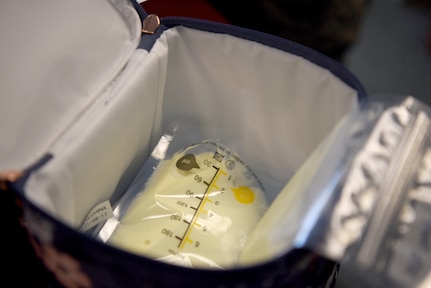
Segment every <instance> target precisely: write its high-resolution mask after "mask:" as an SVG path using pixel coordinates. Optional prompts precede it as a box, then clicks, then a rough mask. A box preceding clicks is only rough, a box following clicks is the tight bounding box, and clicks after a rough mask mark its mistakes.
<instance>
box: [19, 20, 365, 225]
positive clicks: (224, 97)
mask: <svg viewBox="0 0 431 288" xmlns="http://www.w3.org/2000/svg"><path fill="white" fill-rule="evenodd" d="M356 103H357V93H356V91H354V90H353V89H352V88H350V87H349V86H347V85H346V84H345V83H343V82H342V81H340V79H338V78H337V77H335V76H334V75H333V74H332V73H330V72H329V71H328V70H326V69H323V68H321V67H319V66H316V65H315V64H313V63H311V62H310V61H308V60H306V59H304V58H301V57H298V56H295V55H292V54H289V53H286V52H283V51H280V50H277V49H275V48H269V47H267V46H264V45H262V44H258V43H254V42H251V41H248V40H244V39H240V38H236V37H233V36H228V35H224V34H216V33H209V32H203V31H198V30H194V29H190V28H184V27H177V28H172V29H169V30H168V31H165V32H164V33H163V34H162V35H161V37H160V38H159V39H158V40H157V42H156V43H155V45H154V47H153V48H152V50H151V51H150V52H149V53H147V52H145V51H143V50H136V51H135V52H134V55H133V56H132V57H131V58H130V60H129V62H128V65H127V66H126V68H125V69H124V70H123V71H122V73H121V74H120V75H119V77H117V79H115V81H114V82H111V83H110V87H109V89H106V90H105V91H104V94H103V95H102V96H101V97H99V100H98V101H97V103H93V105H92V106H91V109H87V110H86V112H85V114H84V115H83V116H82V117H81V118H80V119H77V121H75V122H74V125H73V127H71V129H69V130H68V131H67V132H66V133H65V134H64V135H63V136H62V137H61V138H59V139H58V140H57V141H56V143H55V144H54V145H53V146H52V148H51V149H50V151H49V152H51V153H53V154H54V156H55V157H54V159H53V160H52V161H51V162H49V163H48V164H47V165H46V166H44V167H42V168H41V169H40V170H38V171H36V172H35V173H34V174H33V175H32V176H31V178H30V180H29V181H28V183H27V186H26V195H27V196H28V197H29V198H30V199H31V200H32V201H34V202H35V203H37V204H38V205H40V206H41V207H43V208H44V209H46V210H47V211H48V212H50V213H52V214H53V215H55V216H56V217H57V218H59V219H61V220H62V221H64V222H66V223H68V224H70V225H72V226H77V225H79V224H81V222H82V220H83V218H84V217H85V214H86V213H87V212H88V211H89V210H90V209H91V208H92V207H93V206H94V205H96V204H98V203H100V202H102V201H105V200H107V199H109V197H110V195H111V194H112V193H113V191H114V190H116V189H117V185H118V183H119V181H120V180H121V179H123V178H126V179H130V178H131V177H132V176H133V175H134V173H136V171H137V169H138V166H139V162H142V161H143V159H144V158H145V157H146V156H147V155H148V153H149V151H150V150H151V149H152V147H153V145H154V143H155V142H156V141H157V140H158V137H159V136H160V134H161V133H162V132H163V129H165V128H167V125H169V124H170V123H171V122H172V121H181V122H182V123H193V125H192V126H190V131H191V137H192V138H193V137H196V135H198V136H199V137H202V138H211V137H218V138H219V139H221V140H223V141H225V142H224V144H226V145H227V146H230V147H233V148H234V149H235V150H236V151H237V152H238V153H239V154H240V155H241V157H242V158H243V159H244V160H245V161H246V162H247V163H248V164H249V165H250V167H251V168H252V169H253V170H254V171H255V172H256V173H257V174H258V176H259V177H261V178H262V180H264V182H266V183H270V182H273V183H276V185H275V186H273V185H272V184H271V183H270V184H269V186H273V187H278V188H282V187H283V186H284V185H285V184H286V183H287V182H288V181H289V179H290V178H291V176H292V175H293V174H294V173H295V172H296V171H297V169H298V168H299V167H300V166H301V164H302V163H303V162H304V161H305V159H306V158H307V157H308V156H309V155H310V154H311V153H312V151H313V150H314V149H315V148H316V147H317V145H318V144H319V143H320V142H321V141H322V140H323V138H324V137H325V136H326V135H327V134H328V133H329V132H330V130H331V129H332V128H333V127H334V126H335V125H336V123H337V122H338V121H339V120H340V119H341V118H342V117H343V116H344V115H345V114H346V113H347V112H348V111H350V110H351V109H352V108H353V107H356ZM220 131H221V132H222V133H221V134H220ZM131 167H132V168H131ZM276 192H277V191H275V192H274V195H271V196H270V198H274V197H275V196H276V194H277V193H276Z"/></svg>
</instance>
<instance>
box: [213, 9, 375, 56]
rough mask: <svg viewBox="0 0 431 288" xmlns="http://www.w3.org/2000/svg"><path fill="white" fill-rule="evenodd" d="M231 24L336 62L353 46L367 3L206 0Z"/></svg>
mask: <svg viewBox="0 0 431 288" xmlns="http://www.w3.org/2000/svg"><path fill="white" fill-rule="evenodd" d="M209 2H210V3H211V4H212V5H213V6H214V7H215V8H216V9H217V10H218V11H220V12H221V13H222V14H223V15H224V16H225V17H226V18H227V19H228V20H229V21H230V22H231V23H232V24H235V25H238V26H243V27H247V28H251V29H254V30H259V31H263V32H266V33H270V34H274V35H278V36H281V37H284V38H287V39H290V40H293V41H295V42H298V43H302V44H305V45H307V46H309V47H312V48H314V49H316V50H318V51H320V52H322V53H324V54H326V55H328V56H330V57H332V58H334V59H336V60H338V61H342V59H343V56H344V54H345V52H346V51H347V49H348V48H349V47H350V46H351V45H352V44H354V42H355V40H356V39H357V37H358V33H359V31H360V26H361V20H362V18H363V16H364V12H365V11H366V8H367V6H368V5H369V2H370V0H247V1H241V0H237V1H236V2H235V4H233V2H232V1H229V0H209Z"/></svg>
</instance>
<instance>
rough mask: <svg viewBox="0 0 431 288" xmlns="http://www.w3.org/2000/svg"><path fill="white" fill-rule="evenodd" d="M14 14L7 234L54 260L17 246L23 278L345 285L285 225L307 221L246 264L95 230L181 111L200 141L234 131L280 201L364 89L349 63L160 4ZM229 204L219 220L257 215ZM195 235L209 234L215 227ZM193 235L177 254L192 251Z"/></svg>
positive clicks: (30, 5) (9, 34) (3, 167)
mask: <svg viewBox="0 0 431 288" xmlns="http://www.w3.org/2000/svg"><path fill="white" fill-rule="evenodd" d="M0 27H1V28H0V36H1V44H0V47H1V52H2V53H1V54H0V69H1V73H0V91H1V95H2V96H1V97H2V100H1V105H0V135H2V137H1V142H0V180H1V182H0V183H1V186H0V188H1V189H2V194H3V195H2V198H4V199H5V200H4V201H6V200H7V202H4V203H5V204H4V205H3V206H8V207H7V208H5V210H4V211H6V212H7V213H12V212H13V214H8V215H4V218H5V219H6V220H7V219H9V220H10V221H12V222H10V221H9V220H8V221H9V222H8V223H10V224H7V225H8V226H7V227H8V230H7V231H4V232H3V235H4V237H6V238H7V239H8V240H7V242H6V246H5V247H3V249H4V250H8V249H14V251H15V253H24V252H26V250H25V249H27V248H28V247H31V248H32V249H31V252H29V253H30V254H32V255H34V256H35V259H36V260H35V264H36V265H37V264H43V267H44V269H41V270H31V269H33V268H28V267H29V266H28V265H29V263H30V262H28V261H30V260H24V258H19V260H18V261H20V263H18V264H17V265H16V266H14V265H11V266H10V267H12V268H14V270H15V268H17V269H22V270H23V271H19V270H18V271H17V273H18V275H19V276H17V279H15V280H12V281H17V283H21V282H25V283H27V284H28V286H30V287H31V285H30V284H29V283H28V282H26V280H28V278H29V277H28V275H30V274H32V273H47V275H48V276H49V277H48V278H49V279H50V280H52V281H53V283H52V284H51V285H58V286H60V287H85V288H87V287H127V288H132V287H208V288H210V287H214V288H215V287H220V288H221V287H238V288H239V287H241V288H245V287H298V288H299V287H300V288H303V287H333V285H334V283H335V279H336V275H337V271H338V267H339V264H338V262H337V261H336V260H330V259H327V258H325V257H323V256H322V255H320V254H319V253H318V251H313V249H309V247H305V246H304V247H301V246H300V245H296V243H298V242H294V241H291V243H290V242H289V241H287V240H286V241H285V240H283V239H290V238H292V237H293V236H292V235H293V234H294V233H296V232H295V231H296V230H295V229H296V228H297V227H296V226H295V225H290V224H286V225H285V227H282V228H280V231H279V232H280V234H282V235H290V234H292V235H290V236H289V237H290V238H289V237H287V238H283V237H282V238H281V240H280V241H285V246H286V248H285V249H282V250H283V252H282V253H279V254H277V255H275V256H273V257H270V258H269V259H267V258H265V259H262V261H259V259H257V260H256V261H252V262H250V263H245V264H237V263H236V262H235V261H236V260H235V259H236V258H235V257H237V256H235V255H233V254H232V257H233V258H234V262H232V263H234V264H232V265H228V266H226V267H224V266H223V265H220V267H215V266H217V265H209V266H205V265H204V266H199V265H197V266H195V265H177V264H178V263H172V262H169V261H161V259H155V258H154V257H150V256H149V255H146V254H143V255H142V254H140V253H134V252H133V251H129V250H127V249H122V248H121V247H118V246H116V245H111V244H110V243H109V242H107V243H105V242H104V241H101V239H100V237H97V234H98V231H100V226H101V225H104V223H106V221H107V220H109V219H112V217H113V215H114V216H115V211H116V207H117V206H116V203H118V201H120V200H119V199H122V197H123V195H125V193H126V191H128V190H129V188H130V183H133V181H134V179H135V177H136V175H139V174H138V173H139V171H140V170H141V167H143V165H144V163H145V162H146V160H147V159H149V158H151V156H153V155H154V153H155V148H157V147H160V146H159V145H160V143H161V142H160V141H161V139H163V135H166V131H168V130H169V127H172V126H171V125H172V123H180V126H181V129H179V130H178V131H177V132H178V133H179V132H181V135H180V136H181V137H182V139H183V140H184V139H189V140H190V143H186V144H187V145H189V144H193V143H197V142H199V141H203V140H205V141H210V142H211V141H215V142H217V141H221V142H224V144H226V145H227V146H228V147H229V148H230V149H231V150H232V151H235V153H238V155H240V156H241V159H242V160H239V158H235V159H236V160H237V165H238V163H239V164H241V165H243V166H244V167H246V168H247V169H248V168H250V169H249V170H247V171H249V172H250V171H253V172H252V173H250V174H251V176H253V177H256V178H258V179H259V183H261V184H262V186H263V187H265V189H262V191H263V195H264V197H265V198H266V201H267V205H268V207H269V206H271V204H272V202H273V201H281V200H280V199H278V200H277V199H276V198H277V195H278V193H279V192H280V191H282V190H283V188H284V187H285V186H286V184H287V183H288V182H289V180H290V179H291V178H292V176H293V175H294V174H295V173H296V171H297V170H298V169H299V167H300V166H301V165H302V164H303V163H304V162H305V160H306V159H307V158H308V156H309V155H311V153H312V152H313V151H314V150H315V149H316V147H317V146H318V145H319V143H321V142H322V141H323V139H324V138H325V137H326V136H327V135H328V134H329V133H330V131H332V129H333V128H334V127H335V126H336V125H337V123H339V121H340V120H341V119H343V117H345V116H346V115H348V114H349V113H350V112H351V111H352V110H357V109H358V107H360V105H361V104H362V102H364V100H365V97H366V93H365V91H364V89H363V87H362V86H361V84H360V83H359V82H358V80H357V79H356V78H355V77H354V76H353V75H352V74H351V73H350V72H349V71H347V70H346V69H345V68H344V67H343V66H342V65H340V64H339V63H338V62H335V61H334V60H332V59H329V58H328V57H326V56H324V55H322V54H320V53H318V52H316V51H314V50H312V49H309V48H307V47H304V46H302V45H299V44H297V43H293V42H291V41H288V40H286V39H281V38H278V37H275V36H272V35H267V34H264V33H259V32H257V31H251V30H247V29H243V28H240V27H235V26H232V25H227V24H221V23H214V22H210V21H204V20H196V19H190V18H183V17H166V18H162V19H159V18H158V17H157V16H156V15H147V13H146V12H145V11H144V10H143V9H142V7H141V6H140V5H139V4H137V3H134V2H133V1H127V0H111V1H108V0H100V1H83V0H77V1H49V0H41V1H25V3H23V1H2V2H1V4H0ZM222 140H225V141H222ZM211 143H212V142H211ZM187 145H185V146H187ZM217 147H218V146H217ZM223 151H225V150H223ZM226 153H227V152H226ZM229 155H230V154H229ZM182 159H183V162H184V161H185V162H187V161H189V160H190V159H189V158H187V157H186V158H182ZM214 159H216V160H217V159H218V160H220V158H214ZM220 161H221V160H220ZM226 163H227V162H226ZM229 163H231V164H232V163H233V162H229ZM245 163H246V164H245ZM186 164H187V163H186ZM196 165H197V164H196ZM226 165H227V164H226ZM197 166H202V164H199V165H197ZM226 167H229V166H226ZM230 167H233V166H230ZM191 168H196V167H191ZM191 168H190V169H191ZM187 169H189V168H187ZM187 169H186V168H184V169H183V170H184V171H182V172H181V173H183V172H184V173H188V172H187V171H188V170H187ZM186 170H187V171H186ZM184 173H183V174H184ZM249 176H250V175H249ZM249 176H247V177H249ZM251 176H250V177H251ZM200 180H201V179H198V178H195V181H196V182H199V181H200ZM173 186H175V185H173ZM214 187H215V186H214ZM185 191H186V194H187V195H188V196H190V197H192V196H194V192H193V191H192V190H185ZM220 191H222V192H223V191H224V188H220ZM226 191H227V190H226ZM244 191H245V190H241V191H240V192H238V193H239V194H235V197H237V199H239V198H240V199H242V200H238V201H239V202H247V201H254V200H253V199H254V194H252V200H250V199H251V198H250V197H251V196H250V194H247V193H248V192H247V193H246V192H244ZM247 191H248V190H247ZM244 193H245V194H244ZM238 195H239V196H238ZM249 196H250V197H249ZM238 197H239V198H238ZM241 197H242V198H241ZM244 197H245V198H244ZM247 197H248V198H247ZM196 198H197V199H199V197H196ZM274 199H276V200H274ZM206 201H207V202H208V203H209V202H211V201H212V200H210V199H207V200H206ZM215 202H217V201H214V205H218V203H215ZM175 203H176V204H175V205H178V206H182V207H184V205H186V204H187V203H184V202H181V201H180V200H178V201H176V202H175ZM223 203H224V202H223ZM13 205H16V207H17V210H13V209H12V208H11V207H12V206H13ZM278 206H279V207H283V206H284V204H283V203H280V202H279V203H278ZM182 207H181V208H182ZM285 207H286V209H291V208H289V207H290V204H289V205H288V203H286V205H285ZM195 208H196V209H198V207H195ZM308 208H309V209H314V208H313V207H308ZM308 208H307V207H304V209H308ZM199 209H201V208H199ZM11 210H12V212H10V211H11ZM117 210H118V209H117ZM201 210H202V211H203V208H202V209H201ZM207 210H208V209H207ZM226 210H229V209H226ZM233 210H235V209H230V211H231V212H232V211H233ZM202 211H201V212H202ZM238 211H239V210H238ZM6 212H5V213H4V214H6ZM207 212H208V211H205V213H207ZM280 213H283V208H282V209H281V211H280ZM209 214H210V212H208V215H209ZM168 216H169V218H170V221H178V220H179V219H180V218H179V217H180V216H181V215H180V216H178V215H177V214H175V215H173V214H169V215H168ZM177 216H178V217H177ZM218 216H219V219H221V220H220V221H221V222H220V223H221V224H220V225H222V224H223V225H228V226H229V225H237V226H238V227H240V226H241V225H242V224H244V223H246V222H247V221H249V219H248V218H247V217H245V216H244V217H243V216H241V215H239V216H238V218H236V219H233V218H232V219H225V218H223V215H218ZM154 217H158V216H157V215H156V216H154ZM160 217H161V216H160ZM208 217H211V216H208ZM207 220H208V221H210V220H211V219H210V218H208V219H207ZM296 220H297V219H292V223H295V222H296V223H298V222H297V221H296ZM187 221H188V224H189V225H190V222H193V221H194V222H193V225H194V226H195V228H194V229H195V230H199V229H201V230H202V231H204V232H205V230H206V229H207V228H205V227H207V226H202V225H200V224H199V223H198V222H196V221H195V218H193V221H192V220H185V221H183V222H185V223H187ZM179 222H181V221H179ZM18 223H19V224H18ZM169 223H171V222H169ZM237 226H232V227H237ZM198 227H200V228H198ZM213 227H215V228H214V229H216V228H218V226H217V225H215V226H213ZM221 227H222V226H220V229H221ZM292 227H296V228H295V229H292ZM251 228H253V227H251ZM98 229H99V230H98ZM148 233H153V234H154V233H155V234H154V235H156V236H155V238H154V239H161V240H154V242H157V243H158V241H162V242H163V241H165V240H167V239H168V240H169V241H170V240H171V238H181V237H179V236H178V235H176V234H175V233H172V231H171V230H169V229H167V228H155V230H151V232H148ZM187 233H189V232H187ZM187 233H185V234H184V235H185V236H187V237H189V236H190V235H189V234H187ZM232 233H235V231H233V232H232ZM289 233H290V234H289ZM10 234H11V235H12V236H10ZM153 234H151V235H153ZM186 234H187V235H186ZM190 237H191V236H190ZM190 237H189V238H190ZM226 237H227V236H226ZM226 237H224V236H223V237H220V239H222V240H223V241H225V240H226V239H227V238H226ZM232 237H233V236H232ZM205 239H207V238H205ZM235 239H236V238H235ZM238 239H240V240H238ZM238 239H237V240H235V241H233V242H232V241H231V244H232V243H233V244H232V245H235V247H236V248H235V249H236V250H235V251H239V250H240V248H241V247H242V246H241V245H243V244H244V243H243V242H246V241H247V235H243V237H242V238H238ZM142 241H143V242H145V241H147V242H145V243H146V244H149V240H145V239H143V240H142ZM187 241H188V242H189V243H185V244H184V245H186V246H187V245H188V246H190V247H195V248H196V249H203V247H204V246H205V245H207V244H208V243H210V244H211V245H213V244H214V243H215V242H211V241H215V240H211V238H208V240H204V241H205V242H203V241H200V242H199V241H196V240H191V239H188V240H187ZM187 241H186V242H187ZM226 241H227V240H226ZM162 242H160V243H162ZM157 243H156V244H157ZM283 243H284V242H283ZM18 244H20V245H22V246H17V245H18ZM210 244H208V245H210ZM10 245H12V247H13V248H12V247H10ZM26 245H27V246H26ZM180 246H181V245H178V247H176V248H175V249H173V250H172V249H171V250H167V251H168V254H169V253H170V254H171V255H169V256H171V257H172V256H175V257H177V258H178V257H186V253H183V252H181V251H179V250H181V249H182V246H181V247H180ZM221 247H222V248H223V247H224V246H223V245H222V246H221ZM238 247H239V248H238ZM178 249H179V250H178ZM189 249H192V248H189ZM226 249H228V247H227V248H226ZM17 251H18V252H17ZM178 251H179V252H178ZM197 251H198V250H197ZM229 251H230V250H229ZM213 252H214V251H213ZM229 253H230V252H229ZM27 254H28V253H27ZM215 254H217V253H215ZM15 255H21V254H15ZM216 256H217V255H216ZM228 256H229V254H228ZM19 257H21V256H19ZM12 258H13V259H15V257H12ZM162 260H163V259H162ZM11 261H15V260H11ZM6 265H7V264H6ZM30 267H33V266H30ZM34 267H36V266H34ZM20 278H23V279H20ZM28 281H30V280H28ZM17 285H19V284H17ZM50 287H52V286H50Z"/></svg>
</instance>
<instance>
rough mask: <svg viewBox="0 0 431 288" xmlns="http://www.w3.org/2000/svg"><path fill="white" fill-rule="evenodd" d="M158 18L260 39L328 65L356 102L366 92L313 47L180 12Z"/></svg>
mask: <svg viewBox="0 0 431 288" xmlns="http://www.w3.org/2000/svg"><path fill="white" fill-rule="evenodd" d="M160 22H161V24H162V25H164V26H165V27H174V26H179V25H183V26H187V27H190V28H196V29H200V30H204V31H209V32H215V33H228V34H230V35H233V36H236V37H239V38H243V39H247V40H252V41H256V42H259V43H263V44H265V45H268V46H271V47H273V48H277V49H280V50H283V51H287V52H290V53H292V54H295V55H297V56H300V57H304V58H305V59H307V60H309V61H311V62H313V63H314V64H316V65H318V66H320V67H322V68H326V69H328V70H329V71H331V72H332V73H333V74H334V75H336V76H337V77H338V78H340V79H341V80H343V82H345V83H346V84H348V85H349V86H350V87H351V88H353V89H355V90H356V91H357V93H358V100H359V101H360V102H362V101H364V100H366V97H367V96H366V95H367V93H366V91H365V88H364V87H363V86H362V84H361V83H360V82H359V80H358V79H357V78H356V77H355V76H354V75H353V74H352V73H351V72H350V71H349V70H347V69H346V68H345V67H344V66H343V65H342V64H341V63H339V62H338V61H336V60H334V59H332V58H330V57H329V56H326V55H325V54H323V53H321V52H319V51H317V50H314V49H312V48H310V47H307V46H304V45H302V44H299V43H297V42H293V41H291V40H289V39H287V38H281V37H280V36H276V35H272V34H268V33H265V32H262V31H258V30H253V29H249V28H245V27H241V26H236V25H232V24H229V23H223V22H217V21H212V20H207V19H198V18H191V17H184V16H165V17H161V18H160Z"/></svg>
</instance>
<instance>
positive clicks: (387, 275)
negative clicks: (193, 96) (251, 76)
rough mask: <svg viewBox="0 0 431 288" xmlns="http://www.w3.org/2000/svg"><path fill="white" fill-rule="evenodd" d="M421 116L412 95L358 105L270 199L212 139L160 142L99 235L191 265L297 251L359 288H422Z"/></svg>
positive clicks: (426, 124) (429, 171)
mask: <svg viewBox="0 0 431 288" xmlns="http://www.w3.org/2000/svg"><path fill="white" fill-rule="evenodd" d="M430 115H431V109H430V108H429V107H427V106H426V105H424V104H423V103H421V102H419V101H417V100H416V99H414V98H411V97H408V98H406V99H402V101H400V102H394V103H379V102H370V103H369V104H368V106H367V107H361V108H358V109H357V110H355V111H353V112H352V113H350V114H349V115H347V116H346V117H345V118H344V119H343V120H341V121H340V122H339V123H338V125H337V126H336V127H335V128H334V129H333V130H332V132H331V133H330V134H329V135H328V136H327V137H326V138H325V140H324V141H323V142H322V143H321V144H320V145H319V146H318V147H317V148H316V149H315V151H314V152H313V153H312V154H311V155H310V156H309V158H308V159H307V160H306V161H305V163H304V164H303V165H302V166H301V168H300V169H299V170H298V171H297V172H296V174H295V175H294V176H293V177H292V178H291V179H290V180H289V181H288V183H287V185H283V184H282V183H281V184H280V186H279V187H282V188H280V189H279V190H277V193H276V194H277V195H278V196H276V197H275V199H268V197H266V196H265V195H268V191H267V190H265V184H267V183H266V182H264V183H263V184H262V182H261V180H260V179H259V177H258V176H257V175H256V174H255V173H254V172H253V170H252V169H251V168H250V167H248V166H247V164H246V162H245V161H243V160H242V159H241V158H240V157H239V156H238V155H236V154H235V153H233V152H232V151H231V150H229V149H228V148H227V147H225V146H223V145H221V144H220V143H219V142H217V141H201V142H199V141H198V142H195V144H190V143H189V144H187V145H186V144H185V143H186V142H184V141H178V143H176V137H178V136H175V133H167V134H165V135H163V137H162V138H161V139H160V141H159V143H158V145H157V146H156V147H155V149H154V151H153V153H152V155H151V157H150V159H148V161H147V162H146V163H145V165H144V167H143V168H142V170H141V172H140V173H139V175H138V176H137V177H136V179H135V181H134V182H133V183H132V184H131V186H130V188H129V189H128V191H127V192H126V193H125V195H124V197H122V199H121V200H120V201H119V202H118V204H117V205H116V207H115V209H114V212H113V214H114V215H113V217H111V218H110V219H109V220H108V221H106V223H104V224H103V227H102V228H101V229H99V230H98V235H97V237H98V238H99V239H101V240H102V241H104V242H106V243H108V244H111V245H115V246H118V247H121V248H124V249H126V250H129V251H132V252H135V253H138V254H143V255H146V256H148V257H152V258H154V259H158V260H161V261H165V262H169V263H172V264H177V265H181V266H187V267H196V268H221V269H228V268H232V267H246V266H251V265H255V264H259V263H264V262H265V261H268V260H270V259H274V258H276V257H279V256H280V255H283V254H285V253H288V252H289V251H290V250H292V249H294V248H306V249H309V250H311V251H315V252H317V253H319V254H320V255H322V256H325V257H327V258H329V259H331V260H334V261H339V262H341V267H342V268H341V269H342V270H343V273H347V274H348V275H349V277H350V278H349V279H355V280H354V281H357V282H358V283H362V284H363V285H364V287H424V288H425V287H430V286H429V285H430V283H431V274H430V268H431V188H430V187H431V138H430V137H431V120H430V117H431V116H430ZM177 134H181V133H177ZM182 137H185V136H184V135H183V136H182ZM273 188H274V186H273V185H271V189H273ZM269 194H271V193H269ZM427 285H428V286H427Z"/></svg>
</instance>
